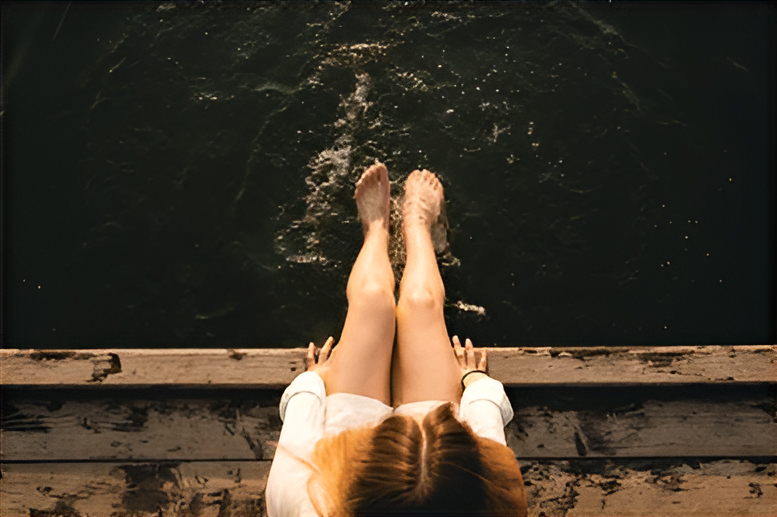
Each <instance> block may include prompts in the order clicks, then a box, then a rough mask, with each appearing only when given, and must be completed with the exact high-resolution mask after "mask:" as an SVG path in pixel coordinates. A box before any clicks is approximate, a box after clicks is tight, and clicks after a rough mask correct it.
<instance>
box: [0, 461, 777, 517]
mask: <svg viewBox="0 0 777 517" xmlns="http://www.w3.org/2000/svg"><path fill="white" fill-rule="evenodd" d="M269 465H270V462H267V461H259V462H176V463H139V464H138V463H130V464H127V463H53V464H52V463H36V464H6V465H3V477H2V479H1V480H0V514H2V515H3V516H9V517H15V516H20V517H21V516H24V517H29V516H30V515H68V516H86V515H92V516H101V515H112V516H114V517H130V516H137V515H155V516H162V517H167V516H170V517H172V516H180V515H198V516H201V517H205V516H211V515H212V516H214V517H215V516H222V517H230V516H234V517H237V516H240V517H248V516H263V515H265V510H264V503H263V498H264V493H263V492H264V487H265V480H266V478H267V473H268V471H269ZM523 471H524V480H525V483H526V491H527V498H528V502H529V515H530V516H533V517H538V516H545V517H555V516H588V515H601V516H619V517H622V516H635V517H637V516H640V517H642V516H671V515H678V516H680V515H682V516H699V517H702V516H703V517H708V516H710V515H714V516H716V517H727V516H732V517H733V516H743V515H748V516H763V517H767V516H772V515H774V509H775V508H776V507H777V487H775V471H777V465H775V464H774V463H761V464H759V463H752V462H750V461H732V460H727V461H713V462H709V463H703V464H702V463H698V462H694V463H693V467H691V466H689V465H686V464H682V463H667V462H662V461H654V462H639V463H637V462H620V463H618V464H615V463H609V462H608V463H601V462H597V463H593V464H589V463H587V462H586V463H580V462H566V461H563V462H561V461H555V462H547V461H546V462H539V461H537V462H524V465H523Z"/></svg>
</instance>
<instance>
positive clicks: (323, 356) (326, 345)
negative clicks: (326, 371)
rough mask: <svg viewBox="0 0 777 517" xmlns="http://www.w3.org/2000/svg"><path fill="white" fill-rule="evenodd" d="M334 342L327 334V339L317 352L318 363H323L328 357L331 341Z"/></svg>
mask: <svg viewBox="0 0 777 517" xmlns="http://www.w3.org/2000/svg"><path fill="white" fill-rule="evenodd" d="M334 342H335V339H334V338H333V337H332V336H329V339H327V340H326V343H324V346H323V347H322V348H321V353H319V354H318V362H319V363H323V362H325V361H326V360H327V359H329V353H330V352H331V351H332V343H334Z"/></svg>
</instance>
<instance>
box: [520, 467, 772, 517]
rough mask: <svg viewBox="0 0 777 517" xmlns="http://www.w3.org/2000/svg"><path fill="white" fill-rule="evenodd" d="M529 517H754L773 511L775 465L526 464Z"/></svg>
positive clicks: (768, 515)
mask: <svg viewBox="0 0 777 517" xmlns="http://www.w3.org/2000/svg"><path fill="white" fill-rule="evenodd" d="M523 468H524V469H525V472H524V480H525V483H526V495H527V499H528V502H529V515H533V516H545V517H557V516H558V517H562V516H567V517H583V516H591V517H593V516H603V517H607V516H612V517H647V516H661V517H669V516H675V515H676V516H703V515H704V516H715V517H724V516H732V517H733V516H745V515H747V516H759V517H771V516H773V515H775V510H777V486H775V480H776V478H775V471H777V464H774V463H763V464H757V463H751V462H748V461H735V460H723V461H713V462H709V463H707V462H705V463H699V462H693V467H691V466H689V465H687V464H661V462H660V461H653V462H650V461H646V462H643V463H641V464H636V462H620V463H618V464H613V463H605V464H602V463H598V462H597V463H593V464H589V465H585V464H579V463H575V462H565V461H561V462H525V463H524V466H523Z"/></svg>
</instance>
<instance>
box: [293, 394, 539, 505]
mask: <svg viewBox="0 0 777 517" xmlns="http://www.w3.org/2000/svg"><path fill="white" fill-rule="evenodd" d="M313 461H314V464H315V466H316V468H317V472H316V473H314V474H313V476H311V480H310V483H309V484H308V491H309V493H310V496H311V500H312V501H313V502H314V506H316V509H317V510H318V511H319V514H321V515H327V516H332V517H334V516H337V517H367V516H370V517H371V516H376V517H377V516H411V515H412V516H415V515H445V516H459V515H461V516H465V515H466V516H473V515H482V516H492V515H515V516H523V515H526V499H525V495H524V488H523V479H522V478H521V471H520V469H519V467H518V462H517V461H516V460H515V456H514V454H513V452H512V451H511V450H510V449H508V448H507V447H505V446H504V445H501V444H499V443H497V442H494V441H492V440H488V439H485V438H480V437H477V436H475V435H474V434H473V433H472V430H471V429H470V428H469V426H467V425H466V424H464V423H462V422H460V421H459V420H457V419H456V417H455V416H454V414H453V410H452V406H451V405H450V404H446V405H443V406H440V407H438V408H436V409H435V410H433V411H431V412H430V413H429V414H427V415H426V416H425V417H424V418H423V420H422V421H421V422H419V421H418V420H416V419H415V418H413V417H409V416H401V415H394V416H391V417H389V418H388V419H386V420H385V421H384V422H382V423H381V424H380V425H378V426H377V427H374V428H368V429H356V430H349V431H346V432H344V433H341V434H339V435H337V436H333V437H329V438H325V439H323V440H321V441H320V442H319V443H318V444H317V445H316V450H315V453H314V460H313Z"/></svg>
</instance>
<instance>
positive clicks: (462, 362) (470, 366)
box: [453, 336, 488, 387]
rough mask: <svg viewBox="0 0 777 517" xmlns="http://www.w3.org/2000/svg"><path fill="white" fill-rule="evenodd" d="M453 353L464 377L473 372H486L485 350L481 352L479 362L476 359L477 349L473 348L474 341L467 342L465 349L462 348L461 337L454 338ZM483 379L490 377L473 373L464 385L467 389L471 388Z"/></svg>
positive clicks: (465, 380) (486, 358) (468, 376)
mask: <svg viewBox="0 0 777 517" xmlns="http://www.w3.org/2000/svg"><path fill="white" fill-rule="evenodd" d="M453 351H454V353H455V354H456V360H458V362H459V368H460V369H461V376H462V377H464V375H466V374H467V373H469V372H472V371H477V370H480V371H482V372H485V371H486V366H487V364H488V357H487V354H486V351H485V349H484V350H481V351H480V360H479V361H477V360H476V358H475V348H474V347H473V346H472V341H471V340H470V339H467V340H465V342H464V347H462V346H461V341H459V336H453ZM483 377H488V376H487V375H486V374H485V373H478V372H476V373H471V374H469V375H467V378H466V379H464V385H465V387H466V386H469V385H470V384H472V383H473V382H475V381H476V380H478V379H481V378H483Z"/></svg>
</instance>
